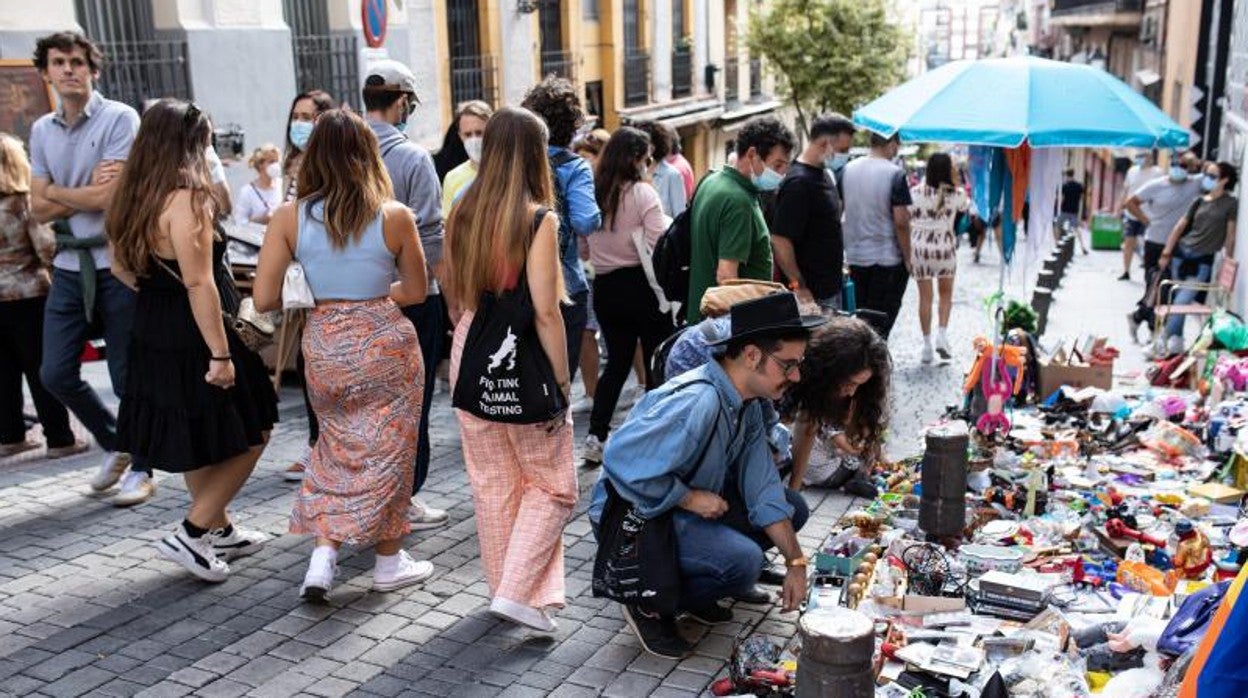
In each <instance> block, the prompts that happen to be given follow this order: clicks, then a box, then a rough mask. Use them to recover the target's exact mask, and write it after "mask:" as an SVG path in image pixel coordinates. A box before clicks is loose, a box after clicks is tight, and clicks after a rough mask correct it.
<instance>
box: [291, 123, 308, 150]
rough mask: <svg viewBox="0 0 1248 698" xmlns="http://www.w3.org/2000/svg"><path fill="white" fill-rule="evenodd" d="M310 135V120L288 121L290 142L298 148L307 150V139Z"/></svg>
mask: <svg viewBox="0 0 1248 698" xmlns="http://www.w3.org/2000/svg"><path fill="white" fill-rule="evenodd" d="M311 137H312V122H310V121H292V122H290V142H291V143H292V144H293V145H294V146H295V147H296V148H298V149H299V150H307V148H308V139H309V138H311Z"/></svg>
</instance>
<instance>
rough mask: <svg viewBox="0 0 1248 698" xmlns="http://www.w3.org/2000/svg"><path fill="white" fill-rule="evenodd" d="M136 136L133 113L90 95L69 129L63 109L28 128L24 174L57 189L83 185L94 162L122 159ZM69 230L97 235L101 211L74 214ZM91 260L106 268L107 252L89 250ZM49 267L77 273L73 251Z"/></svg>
mask: <svg viewBox="0 0 1248 698" xmlns="http://www.w3.org/2000/svg"><path fill="white" fill-rule="evenodd" d="M138 132H139V114H138V112H136V111H135V110H134V109H132V108H131V107H130V106H128V105H125V104H122V103H121V102H114V101H113V100H111V99H104V97H103V96H102V95H101V94H100V93H99V92H94V91H93V92H92V93H91V98H90V99H88V100H87V106H86V108H85V109H83V111H82V116H80V117H78V120H77V121H76V122H74V125H73V126H70V125H69V124H68V123H67V122H66V121H65V111H64V107H62V108H61V109H58V110H57V111H54V112H52V113H50V114H44V115H43V116H41V117H39V119H38V120H37V121H35V123H34V125H33V126H31V128H30V173H31V175H32V176H33V177H36V178H38V179H46V180H48V182H50V183H51V184H55V185H56V186H58V187H69V188H77V187H85V186H88V185H89V184H91V172H92V170H94V169H95V166H96V165H98V164H100V162H102V161H105V160H125V159H126V157H127V156H128V155H129V154H130V144H131V143H133V142H134V136H135V134H136V133H138ZM69 229H70V230H72V231H73V233H74V237H77V238H90V237H95V236H97V235H103V234H104V212H103V211H79V212H77V213H75V214H73V215H72V216H70V217H69ZM91 256H92V257H94V258H95V267H96V268H97V269H107V268H108V267H109V258H108V249H107V248H105V247H101V248H98V249H94V250H91ZM53 264H54V265H55V266H56V267H57V268H58V269H65V270H67V271H78V253H77V252H76V251H74V250H66V251H64V252H60V253H58V254H57V255H56V259H55V260H54V262H53Z"/></svg>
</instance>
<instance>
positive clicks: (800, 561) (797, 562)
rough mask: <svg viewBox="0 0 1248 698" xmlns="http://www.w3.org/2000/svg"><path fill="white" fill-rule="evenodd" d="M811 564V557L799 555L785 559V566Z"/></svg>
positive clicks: (805, 565)
mask: <svg viewBox="0 0 1248 698" xmlns="http://www.w3.org/2000/svg"><path fill="white" fill-rule="evenodd" d="M809 565H810V558H807V557H798V558H794V559H792V560H785V561H784V566H785V567H807V566H809Z"/></svg>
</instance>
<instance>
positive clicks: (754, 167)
mask: <svg viewBox="0 0 1248 698" xmlns="http://www.w3.org/2000/svg"><path fill="white" fill-rule="evenodd" d="M794 145H795V142H794V139H793V132H792V131H790V130H789V129H788V127H786V126H785V125H784V124H782V123H780V120H779V119H776V118H775V117H771V116H763V117H757V118H755V119H752V120H751V121H750V122H749V123H747V124H746V125H745V126H744V127H743V128H742V129H741V132H740V133H739V134H738V136H737V162H736V164H735V165H725V166H724V167H723V168H722V169H720V170H719V171H717V172H712V173H711V174H709V175H707V177H706V179H704V180H703V181H702V184H701V185H699V186H698V191H697V194H696V195H695V196H694V200H693V210H692V211H691V212H690V214H689V215H690V220H689V225H690V232H691V234H692V242H693V248H692V254H691V257H690V265H689V303H688V305H687V307H686V308H685V317H686V319H688V321H689V324H693V323H696V322H699V321H700V320H701V319H702V313H701V311H700V310H699V306H700V305H701V303H702V294H704V293H706V289H708V288H710V287H711V286H715V285H717V284H720V283H722V282H723V281H724V280H725V279H758V280H762V281H770V280H771V238H770V236H769V235H768V233H767V223H766V221H764V220H763V209H762V207H761V206H760V205H759V202H758V195H759V192H764V191H774V190H775V189H776V188H777V187H779V186H780V181H781V180H783V179H784V173H785V172H787V171H788V169H789V156H790V155H791V154H792V153H793V148H794Z"/></svg>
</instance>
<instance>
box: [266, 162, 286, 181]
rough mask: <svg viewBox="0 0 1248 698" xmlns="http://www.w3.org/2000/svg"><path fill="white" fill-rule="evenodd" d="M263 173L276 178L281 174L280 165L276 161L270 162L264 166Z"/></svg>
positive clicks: (270, 177)
mask: <svg viewBox="0 0 1248 698" xmlns="http://www.w3.org/2000/svg"><path fill="white" fill-rule="evenodd" d="M264 173H265V174H266V175H268V176H269V179H277V178H279V177H281V176H282V166H281V165H280V164H278V163H276V162H270V163H269V164H268V166H267V167H265V168H264Z"/></svg>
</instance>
